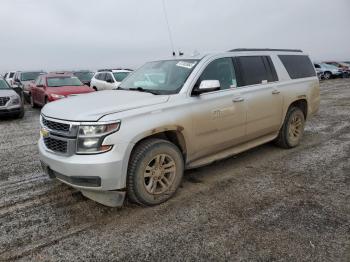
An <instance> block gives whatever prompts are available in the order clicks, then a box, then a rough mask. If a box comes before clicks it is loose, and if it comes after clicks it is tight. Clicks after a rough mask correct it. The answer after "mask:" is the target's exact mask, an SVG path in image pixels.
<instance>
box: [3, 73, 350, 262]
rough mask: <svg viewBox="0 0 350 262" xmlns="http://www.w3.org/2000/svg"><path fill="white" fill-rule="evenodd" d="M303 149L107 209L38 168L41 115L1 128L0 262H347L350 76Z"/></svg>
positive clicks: (236, 161) (251, 154)
mask: <svg viewBox="0 0 350 262" xmlns="http://www.w3.org/2000/svg"><path fill="white" fill-rule="evenodd" d="M321 89H322V92H321V96H322V102H321V109H320V112H319V114H318V115H317V116H316V117H314V118H313V119H312V120H311V121H309V122H308V124H307V127H306V132H305V136H304V139H303V143H302V145H301V146H299V147H298V148H295V149H292V150H283V149H280V148H277V147H275V146H274V145H272V144H267V145H263V146H260V147H258V148H255V149H252V150H250V151H248V152H245V153H243V154H240V155H238V156H236V157H233V158H229V159H227V160H224V161H220V162H218V163H216V164H213V165H210V166H207V167H204V168H200V169H197V170H193V171H188V172H186V176H185V180H184V182H183V185H182V187H181V188H180V190H179V191H178V193H177V195H176V196H175V198H173V199H172V200H170V201H169V202H167V203H165V204H162V205H160V206H157V207H153V208H141V207H138V206H135V205H133V204H130V203H126V205H125V206H124V207H123V208H119V209H117V208H107V207H104V206H102V205H99V204H97V203H95V202H93V201H90V200H88V199H86V198H84V197H83V196H82V195H81V194H80V193H79V192H77V191H76V190H74V189H72V188H70V187H68V186H66V185H63V184H61V183H58V182H57V181H51V180H49V179H48V178H47V177H46V176H45V175H44V174H43V173H42V171H41V169H40V164H39V161H38V150H37V145H36V141H37V139H38V133H39V124H38V119H39V113H40V111H39V110H37V109H36V110H35V109H31V108H29V107H28V108H27V111H26V115H25V117H24V119H23V120H5V121H0V159H1V167H0V260H23V261H28V260H36V261H38V260H39V261H40V260H45V261H48V260H49V261H57V260H62V261H63V260H68V261H73V260H94V261H96V260H104V261H106V260H148V261H179V260H181V261H182V260H186V261H193V260H214V261H222V260H245V261H252V260H253V261H273V260H287V261H290V260H292V261H304V260H308V261H310V260H311V261H350V80H347V79H339V80H331V81H327V82H323V83H322V84H321Z"/></svg>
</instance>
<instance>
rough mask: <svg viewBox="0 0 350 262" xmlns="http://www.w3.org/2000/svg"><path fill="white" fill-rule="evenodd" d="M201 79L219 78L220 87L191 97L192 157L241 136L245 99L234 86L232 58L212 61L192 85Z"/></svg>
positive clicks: (233, 141)
mask: <svg viewBox="0 0 350 262" xmlns="http://www.w3.org/2000/svg"><path fill="white" fill-rule="evenodd" d="M203 80H219V82H220V90H219V91H214V92H210V93H204V94H201V95H200V96H194V97H191V99H192V100H193V101H192V108H191V110H192V117H193V139H194V141H192V143H193V146H194V148H195V152H194V153H193V159H196V158H200V157H203V156H206V155H209V154H212V153H215V152H219V151H221V150H224V149H226V148H229V147H232V146H233V145H235V144H238V143H240V141H241V139H242V138H244V136H245V122H246V109H245V101H244V98H243V97H242V94H241V92H240V90H239V89H237V83H236V74H235V70H234V67H233V64H232V59H231V58H220V59H217V60H214V61H212V62H211V63H210V64H209V65H208V66H207V67H206V68H205V69H204V71H203V73H202V74H201V76H200V77H199V79H198V81H197V83H196V86H198V85H199V84H200V82H201V81H203Z"/></svg>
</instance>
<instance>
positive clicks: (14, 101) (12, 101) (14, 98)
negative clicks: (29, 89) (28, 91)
mask: <svg viewBox="0 0 350 262" xmlns="http://www.w3.org/2000/svg"><path fill="white" fill-rule="evenodd" d="M10 98H11V99H10V105H13V106H14V105H19V104H20V103H21V99H20V98H19V96H11V97H10Z"/></svg>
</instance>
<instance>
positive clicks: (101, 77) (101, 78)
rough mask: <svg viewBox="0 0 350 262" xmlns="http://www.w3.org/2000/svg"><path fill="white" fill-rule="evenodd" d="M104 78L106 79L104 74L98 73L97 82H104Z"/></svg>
mask: <svg viewBox="0 0 350 262" xmlns="http://www.w3.org/2000/svg"><path fill="white" fill-rule="evenodd" d="M105 78H106V73H100V74H99V75H98V78H97V79H98V80H103V81H104V80H105Z"/></svg>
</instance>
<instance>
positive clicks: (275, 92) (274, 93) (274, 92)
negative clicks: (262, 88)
mask: <svg viewBox="0 0 350 262" xmlns="http://www.w3.org/2000/svg"><path fill="white" fill-rule="evenodd" d="M279 93H281V91H279V90H273V91H272V94H273V95H278V94H279Z"/></svg>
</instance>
